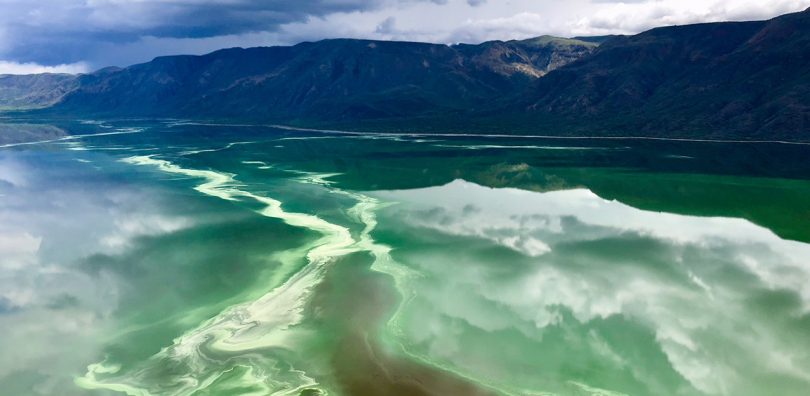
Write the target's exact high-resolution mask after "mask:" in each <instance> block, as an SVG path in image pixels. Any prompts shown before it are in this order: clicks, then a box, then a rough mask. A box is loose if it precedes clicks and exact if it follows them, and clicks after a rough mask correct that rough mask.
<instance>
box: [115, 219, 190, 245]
mask: <svg viewBox="0 0 810 396" xmlns="http://www.w3.org/2000/svg"><path fill="white" fill-rule="evenodd" d="M114 223H115V226H116V229H115V230H114V231H113V233H111V234H110V235H107V236H105V237H103V238H102V239H101V244H102V245H103V246H105V247H108V248H111V249H121V248H125V247H128V246H129V243H130V242H131V241H132V240H134V239H135V238H137V237H140V236H149V235H161V234H168V233H171V232H174V231H178V230H181V229H183V228H187V227H188V226H189V225H190V224H191V222H190V221H189V220H188V219H186V218H183V217H168V216H165V215H144V214H140V213H134V214H124V215H122V216H120V217H119V218H117V219H115V221H114Z"/></svg>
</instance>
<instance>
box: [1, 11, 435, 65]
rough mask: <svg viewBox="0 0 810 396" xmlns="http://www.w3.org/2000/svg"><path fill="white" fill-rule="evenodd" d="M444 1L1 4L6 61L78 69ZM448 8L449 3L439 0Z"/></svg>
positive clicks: (3, 52) (4, 56) (2, 38)
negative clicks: (149, 46)
mask: <svg viewBox="0 0 810 396" xmlns="http://www.w3.org/2000/svg"><path fill="white" fill-rule="evenodd" d="M437 1H438V0H296V1H286V0H259V1H246V0H140V1H121V0H93V1H83V2H76V1H73V0H46V1H37V2H32V1H29V0H0V7H2V9H3V10H4V12H3V13H2V14H0V41H2V42H0V57H2V58H5V59H11V60H13V61H14V62H19V63H28V62H34V63H40V64H46V65H54V64H64V63H75V62H79V61H83V60H86V59H88V57H93V56H96V57H98V56H99V55H98V54H96V53H95V52H96V49H97V48H98V46H99V45H100V44H105V43H114V44H126V43H132V42H137V41H138V40H140V39H141V38H143V37H158V38H169V39H183V38H192V39H200V38H209V37H218V36H229V35H241V34H247V33H255V32H276V31H278V30H279V28H280V27H281V26H283V25H285V24H289V23H294V22H301V21H306V20H307V19H309V18H312V17H315V18H321V17H325V16H328V15H332V14H336V13H349V12H358V11H359V12H362V11H371V10H375V9H379V8H382V7H393V8H396V7H398V6H399V5H400V4H402V5H408V4H416V3H419V2H428V3H431V4H434V3H437ZM438 3H442V1H438Z"/></svg>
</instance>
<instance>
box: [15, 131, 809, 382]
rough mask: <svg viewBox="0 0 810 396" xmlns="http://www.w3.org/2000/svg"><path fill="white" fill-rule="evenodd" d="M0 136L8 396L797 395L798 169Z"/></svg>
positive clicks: (638, 143) (275, 135)
mask: <svg viewBox="0 0 810 396" xmlns="http://www.w3.org/2000/svg"><path fill="white" fill-rule="evenodd" d="M4 122H5V123H6V124H5V125H4V126H3V127H2V128H0V130H2V131H3V133H4V139H3V140H0V329H2V332H3V337H0V350H1V351H3V352H2V353H0V390H2V391H1V392H0V393H2V394H3V395H6V394H8V395H54V394H59V395H65V396H71V395H122V394H128V395H133V396H147V395H155V396H157V395H176V396H179V395H188V396H191V395H194V396H202V395H256V396H258V395H307V396H313V395H735V396H740V395H765V394H779V395H805V394H806V391H807V389H808V386H810V370H808V367H810V286H808V285H810V145H802V144H788V143H780V142H708V141H678V140H652V139H633V138H615V139H595V138H590V139H589V138H548V137H531V136H506V135H505V134H500V133H494V134H492V135H487V136H467V135H426V134H372V133H363V134H361V133H345V132H340V131H313V130H299V129H291V128H282V127H272V126H250V125H224V124H218V125H217V124H202V123H195V122H189V121H183V120H166V121H151V120H118V121H92V120H84V121H64V120H63V121H58V122H51V124H53V125H43V124H42V123H41V122H36V123H31V122H30V121H29V122H28V123H23V122H17V121H14V120H4Z"/></svg>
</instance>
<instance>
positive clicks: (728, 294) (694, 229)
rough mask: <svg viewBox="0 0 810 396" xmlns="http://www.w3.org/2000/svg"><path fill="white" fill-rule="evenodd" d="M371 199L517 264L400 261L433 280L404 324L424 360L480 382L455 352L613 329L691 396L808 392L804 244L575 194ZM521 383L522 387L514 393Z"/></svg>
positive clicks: (397, 194)
mask: <svg viewBox="0 0 810 396" xmlns="http://www.w3.org/2000/svg"><path fill="white" fill-rule="evenodd" d="M378 194H379V195H380V196H382V197H383V198H385V199H388V200H391V201H398V202H401V203H402V205H400V206H399V209H398V211H399V212H397V214H396V217H397V218H398V219H401V220H400V221H404V222H405V223H406V224H409V225H411V226H413V227H417V228H421V229H425V228H427V229H431V230H435V231H438V232H440V233H441V234H446V235H449V236H453V237H459V236H460V237H475V238H483V239H486V240H489V241H491V242H494V243H496V244H498V245H500V246H503V247H505V248H508V249H510V250H512V251H515V252H519V253H521V255H520V256H515V255H513V256H503V257H501V258H500V259H495V261H493V258H492V256H484V257H489V258H482V257H481V256H477V255H475V254H474V253H472V254H466V253H462V252H459V251H458V250H455V248H453V247H450V248H444V249H441V250H436V251H433V250H431V251H423V252H419V253H411V255H408V256H406V257H410V259H406V260H405V261H406V262H408V263H409V265H414V266H418V267H419V270H420V271H421V272H424V273H427V274H430V277H428V278H426V279H442V281H441V282H431V281H428V280H422V281H419V282H418V284H415V285H412V287H414V288H416V291H415V292H416V295H417V296H418V297H417V298H416V299H415V300H414V301H413V302H411V303H409V305H408V306H407V307H406V308H405V313H404V314H405V315H406V317H409V318H410V320H415V321H416V322H414V323H422V324H425V325H424V326H412V327H407V335H408V338H409V342H410V343H412V344H413V345H414V346H416V347H417V348H424V349H422V350H423V351H426V352H425V353H426V354H427V355H429V356H432V357H434V358H436V357H438V358H440V359H442V360H446V361H450V362H453V364H455V365H458V366H459V367H461V368H462V369H465V370H472V372H473V373H475V374H474V375H476V376H477V377H478V376H480V375H483V377H484V378H486V377H487V370H496V369H495V368H492V367H489V366H487V365H486V364H485V363H482V361H479V360H477V358H476V357H475V356H476V355H475V352H471V350H474V349H475V348H476V347H472V348H470V347H468V348H466V349H459V348H456V347H454V346H457V344H458V343H459V342H462V341H459V340H466V341H465V342H466V343H467V344H466V345H475V344H478V343H480V344H481V345H486V344H487V343H494V342H495V340H497V332H498V331H501V332H502V331H508V330H507V329H512V330H517V331H518V332H519V334H521V337H524V338H522V339H523V340H524V341H523V342H526V343H527V344H526V345H538V344H540V345H544V347H543V348H550V346H548V345H546V344H542V342H543V340H544V334H547V333H548V332H549V331H552V330H554V329H557V330H559V329H568V330H566V331H569V332H570V331H574V330H572V329H579V328H581V329H583V330H582V331H585V330H584V329H587V328H589V326H593V324H594V323H600V322H601V321H605V320H608V319H609V318H612V317H617V316H618V317H622V318H625V319H627V320H631V321H633V322H634V323H639V324H641V325H643V326H644V327H645V328H647V329H649V331H651V332H652V334H653V335H654V339H655V340H656V342H657V344H658V346H657V348H659V349H660V350H661V351H663V352H664V353H665V354H666V357H667V360H668V362H669V364H671V365H672V367H673V368H674V369H675V370H676V371H677V372H678V373H679V374H680V375H681V376H683V377H684V378H686V379H687V380H688V381H689V383H690V384H691V386H693V387H694V388H696V389H697V391H699V392H700V393H706V394H717V395H726V394H743V395H744V394H757V393H758V392H759V394H761V392H763V391H764V389H765V388H763V387H765V386H766V385H765V384H767V383H768V382H769V381H774V382H776V383H780V384H783V386H787V385H785V384H790V386H799V385H807V384H810V374H808V373H807V372H806V371H805V370H803V369H802V368H804V367H810V334H807V333H806V332H802V331H798V329H801V328H802V326H803V325H802V323H806V321H807V320H808V318H810V315H808V311H809V310H810V289H808V288H807V287H806V285H808V284H810V268H808V266H807V263H808V262H810V246H808V245H806V244H802V243H798V242H792V241H784V240H781V239H779V238H778V237H777V236H776V235H775V234H773V233H772V232H771V231H769V230H767V229H764V228H762V227H759V226H756V225H754V224H752V223H749V222H747V221H745V220H741V219H730V218H703V217H692V216H681V215H674V214H668V213H656V212H649V211H641V210H638V209H635V208H632V207H629V206H626V205H624V204H621V203H619V202H615V201H607V200H604V199H601V198H599V197H598V196H596V195H595V194H593V193H591V192H590V191H588V190H583V189H580V190H568V191H556V192H549V193H534V192H528V191H521V190H516V189H490V188H485V187H481V186H477V185H474V184H471V183H467V182H463V181H455V182H453V183H450V184H448V185H445V186H442V187H435V188H427V189H420V190H406V191H393V192H381V193H378ZM449 241H450V240H448V243H451V242H449ZM470 245H473V244H470ZM403 254H404V253H403ZM459 255H461V257H459ZM401 260H402V259H401ZM497 268H507V269H505V270H501V271H499V270H497ZM760 301H763V302H760ZM757 304H759V305H757ZM763 305H764V306H765V307H766V308H762V306H763ZM777 308H778V309H777ZM572 321H573V322H572ZM572 326H573V327H572ZM480 331H483V332H484V333H483V335H481V333H479V332H480ZM476 334H479V335H476ZM585 334H591V335H590V336H587V337H586V336H584V335H577V336H571V337H573V338H570V339H568V340H566V343H571V345H583V344H584V345H591V346H592V347H591V350H590V352H589V353H594V354H595V355H597V356H600V357H599V359H604V360H605V361H610V362H613V363H612V364H615V362H616V361H624V362H627V359H628V356H627V355H622V354H621V353H622V352H623V350H622V349H621V346H620V348H618V349H617V348H616V346H615V345H614V346H611V345H609V344H605V343H604V342H599V339H598V334H596V333H593V330H592V329H591V330H590V333H587V332H586V333H585ZM594 334H595V335H594ZM448 337H450V338H452V339H448ZM469 337H472V338H469ZM475 337H480V338H475ZM595 337H596V338H595ZM487 340H489V341H487ZM515 342H517V341H515ZM626 348H632V347H629V346H625V351H626ZM488 353H489V354H496V355H498V354H501V355H498V356H490V357H491V358H492V359H495V360H498V361H500V362H503V364H504V366H506V367H509V365H510V364H515V366H514V367H513V369H514V372H520V370H525V367H523V366H521V365H519V364H518V363H519V362H520V358H518V357H517V356H516V355H509V354H508V352H505V351H503V350H498V351H489V352H488ZM617 354H618V355H617ZM630 356H632V355H630ZM510 359H513V360H514V362H513V363H510ZM560 359H561V362H560V364H564V362H565V361H566V360H570V358H568V357H560ZM633 364H635V366H634V367H632V370H634V372H635V374H634V375H636V376H637V377H638V378H640V379H641V380H642V381H655V379H651V378H654V377H650V376H647V378H645V374H644V370H646V368H644V367H642V366H643V365H646V363H645V362H643V361H641V362H640V361H638V360H637V361H635V362H633ZM475 370H479V371H480V370H483V372H476V371H475ZM489 374H492V373H491V372H490V373H489ZM499 375H500V374H499ZM507 375H511V374H507ZM490 377H491V378H498V376H497V375H491V376H490ZM507 378H508V377H507ZM521 381H524V382H526V383H531V382H532V381H533V379H531V378H528V377H523V378H519V379H516V380H515V384H514V385H516V386H517V385H520V382H521ZM797 384H798V385H797ZM650 386H653V385H650Z"/></svg>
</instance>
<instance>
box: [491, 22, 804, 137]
mask: <svg viewBox="0 0 810 396" xmlns="http://www.w3.org/2000/svg"><path fill="white" fill-rule="evenodd" d="M503 106H504V108H508V109H509V110H510V111H512V112H513V113H515V114H520V115H521V116H526V119H523V121H522V122H528V123H530V124H532V125H533V126H534V127H535V128H538V129H545V130H548V129H558V128H560V127H561V125H565V128H567V129H568V130H569V131H572V133H596V132H599V133H612V134H628V135H632V134H635V135H639V134H640V135H653V136H657V135H678V136H700V137H712V136H717V137H720V136H725V137H729V136H731V137H743V138H763V139H765V138H768V139H772V138H775V137H778V138H786V139H793V138H801V139H804V140H810V10H808V11H805V12H801V13H796V14H789V15H785V16H782V17H779V18H776V19H773V20H770V21H765V22H742V23H712V24H700V25H690V26H674V27H666V28H658V29H653V30H650V31H648V32H644V33H641V34H639V35H635V36H629V37H618V38H613V39H611V40H609V41H607V42H605V43H604V44H603V45H601V46H600V47H599V48H598V49H597V50H596V51H594V53H593V54H592V55H590V56H588V57H587V58H584V59H582V60H580V61H578V62H575V63H573V64H571V65H568V66H567V67H563V68H561V69H559V70H556V71H555V72H553V73H550V74H549V75H548V76H546V77H544V78H542V79H539V80H537V81H536V83H534V84H533V85H532V86H531V87H530V89H528V90H527V91H525V92H523V93H522V94H521V95H520V97H519V98H518V99H517V100H513V101H510V102H508V103H506V104H504V105H503Z"/></svg>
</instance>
